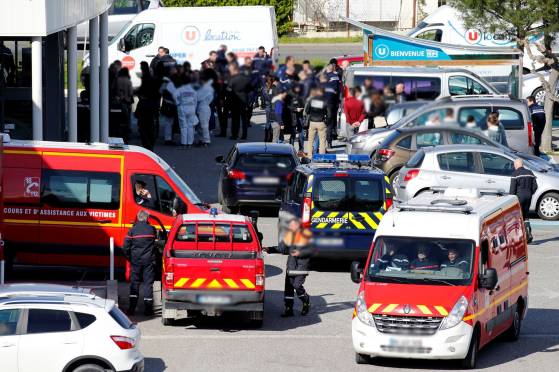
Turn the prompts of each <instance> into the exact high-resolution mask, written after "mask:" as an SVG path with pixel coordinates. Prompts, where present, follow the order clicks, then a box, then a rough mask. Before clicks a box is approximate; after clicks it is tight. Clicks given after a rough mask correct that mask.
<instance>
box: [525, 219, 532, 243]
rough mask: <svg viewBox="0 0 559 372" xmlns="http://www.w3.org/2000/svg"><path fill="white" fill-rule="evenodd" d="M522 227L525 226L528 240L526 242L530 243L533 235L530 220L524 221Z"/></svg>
mask: <svg viewBox="0 0 559 372" xmlns="http://www.w3.org/2000/svg"><path fill="white" fill-rule="evenodd" d="M524 227H525V228H526V241H527V242H528V244H530V243H532V241H533V240H534V236H533V235H532V226H531V225H530V221H524Z"/></svg>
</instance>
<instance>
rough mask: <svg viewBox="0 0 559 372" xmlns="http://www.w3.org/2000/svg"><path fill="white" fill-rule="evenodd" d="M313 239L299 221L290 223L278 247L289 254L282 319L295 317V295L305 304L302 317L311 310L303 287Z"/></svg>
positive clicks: (308, 298)
mask: <svg viewBox="0 0 559 372" xmlns="http://www.w3.org/2000/svg"><path fill="white" fill-rule="evenodd" d="M311 239H312V232H311V230H309V229H304V228H302V227H301V222H300V221H299V220H298V219H296V218H294V219H292V220H291V221H289V223H288V225H287V231H286V233H285V234H284V237H283V239H282V241H281V242H280V247H278V248H279V249H280V250H283V251H284V252H286V251H287V252H288V254H289V257H288V258H287V265H286V270H285V287H284V303H285V309H284V311H283V313H282V314H281V316H282V318H286V317H291V316H293V305H294V302H295V297H294V295H297V297H298V298H299V300H301V302H302V303H303V308H302V310H301V315H307V314H308V313H309V310H310V308H311V301H310V296H309V295H308V293H307V291H306V290H305V288H304V287H303V284H304V283H305V278H306V276H307V275H308V270H309V261H310V258H311V256H312V255H313V249H312V244H311Z"/></svg>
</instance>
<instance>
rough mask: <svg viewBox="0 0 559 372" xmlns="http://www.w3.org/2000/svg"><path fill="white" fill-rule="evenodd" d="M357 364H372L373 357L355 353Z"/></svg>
mask: <svg viewBox="0 0 559 372" xmlns="http://www.w3.org/2000/svg"><path fill="white" fill-rule="evenodd" d="M355 363H357V364H369V363H371V357H370V356H368V355H366V354H359V353H355Z"/></svg>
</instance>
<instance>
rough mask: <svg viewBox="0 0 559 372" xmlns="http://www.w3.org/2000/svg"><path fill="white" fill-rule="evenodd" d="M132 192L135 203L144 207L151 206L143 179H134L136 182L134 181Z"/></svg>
mask: <svg viewBox="0 0 559 372" xmlns="http://www.w3.org/2000/svg"><path fill="white" fill-rule="evenodd" d="M134 193H135V195H134V199H135V200H136V204H139V205H141V206H143V207H146V208H153V200H152V198H151V194H150V192H149V190H148V189H147V187H146V183H145V182H144V181H140V180H136V182H135V183H134Z"/></svg>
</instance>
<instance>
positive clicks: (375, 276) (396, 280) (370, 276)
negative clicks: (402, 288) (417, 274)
mask: <svg viewBox="0 0 559 372" xmlns="http://www.w3.org/2000/svg"><path fill="white" fill-rule="evenodd" d="M373 278H375V279H379V278H380V279H387V280H389V281H393V282H395V283H406V284H408V283H409V281H407V280H404V279H402V278H397V277H395V276H384V275H368V277H367V279H369V281H371V279H373Z"/></svg>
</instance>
